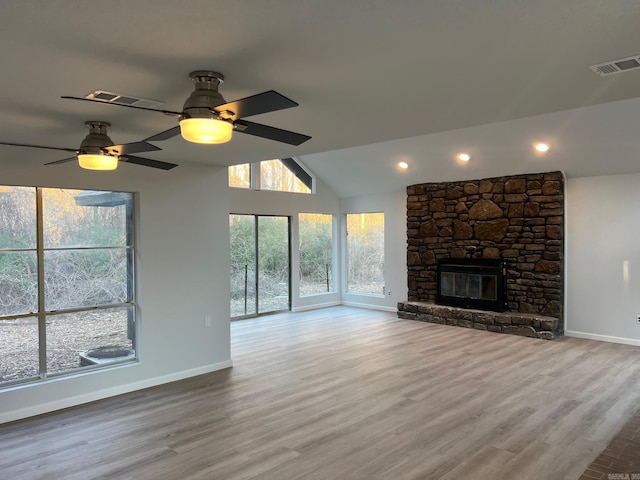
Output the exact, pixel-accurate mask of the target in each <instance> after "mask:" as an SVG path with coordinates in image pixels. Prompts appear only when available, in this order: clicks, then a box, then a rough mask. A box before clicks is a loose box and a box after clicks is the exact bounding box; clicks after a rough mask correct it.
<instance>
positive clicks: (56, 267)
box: [0, 186, 135, 386]
mask: <svg viewBox="0 0 640 480" xmlns="http://www.w3.org/2000/svg"><path fill="white" fill-rule="evenodd" d="M132 200H133V198H132V194H130V193H122V192H97V191H82V190H66V189H54V188H31V187H7V186H0V386H1V385H7V384H10V383H14V382H19V381H25V380H34V379H42V378H46V377H47V376H50V375H54V374H60V373H64V372H73V371H76V370H77V369H79V368H85V367H90V366H95V365H104V364H111V363H114V362H119V361H125V360H131V359H134V358H135V350H134V348H135V317H134V303H133V300H134V292H133V285H134V281H133V263H134V262H133V253H134V248H133V219H132V211H133V203H132Z"/></svg>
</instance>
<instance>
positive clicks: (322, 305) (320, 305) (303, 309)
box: [291, 300, 342, 312]
mask: <svg viewBox="0 0 640 480" xmlns="http://www.w3.org/2000/svg"><path fill="white" fill-rule="evenodd" d="M336 305H342V302H340V301H337V300H336V301H333V302H325V303H315V304H313V305H303V306H301V307H295V308H292V309H291V311H292V312H306V311H307V310H317V309H318V308H327V307H335V306H336Z"/></svg>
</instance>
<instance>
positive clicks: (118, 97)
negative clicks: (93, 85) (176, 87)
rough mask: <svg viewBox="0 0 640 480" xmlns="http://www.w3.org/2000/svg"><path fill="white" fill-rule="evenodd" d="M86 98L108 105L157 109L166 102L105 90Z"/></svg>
mask: <svg viewBox="0 0 640 480" xmlns="http://www.w3.org/2000/svg"><path fill="white" fill-rule="evenodd" d="M84 98H88V99H90V100H100V101H101V102H107V103H118V104H120V105H133V106H135V107H144V108H157V107H159V106H160V105H162V104H164V102H162V101H160V100H152V99H150V98H142V97H134V96H133V95H125V94H123V93H113V92H107V91H105V90H96V91H95V92H91V93H89V94H88V95H86V96H85V97H84Z"/></svg>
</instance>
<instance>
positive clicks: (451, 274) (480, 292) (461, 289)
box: [437, 259, 506, 312]
mask: <svg viewBox="0 0 640 480" xmlns="http://www.w3.org/2000/svg"><path fill="white" fill-rule="evenodd" d="M505 269H506V264H505V263H504V262H503V261H501V260H493V259H444V260H441V261H439V262H438V275H437V303H439V304H441V305H451V306H458V307H463V308H479V309H482V310H493V311H498V312H502V311H505V310H506V301H505V290H506V282H505V280H506V276H505Z"/></svg>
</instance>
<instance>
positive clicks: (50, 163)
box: [45, 157, 78, 165]
mask: <svg viewBox="0 0 640 480" xmlns="http://www.w3.org/2000/svg"><path fill="white" fill-rule="evenodd" d="M77 159H78V157H69V158H63V159H62V160H56V161H55V162H49V163H45V165H59V164H61V163H69V162H73V161H74V160H77Z"/></svg>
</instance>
